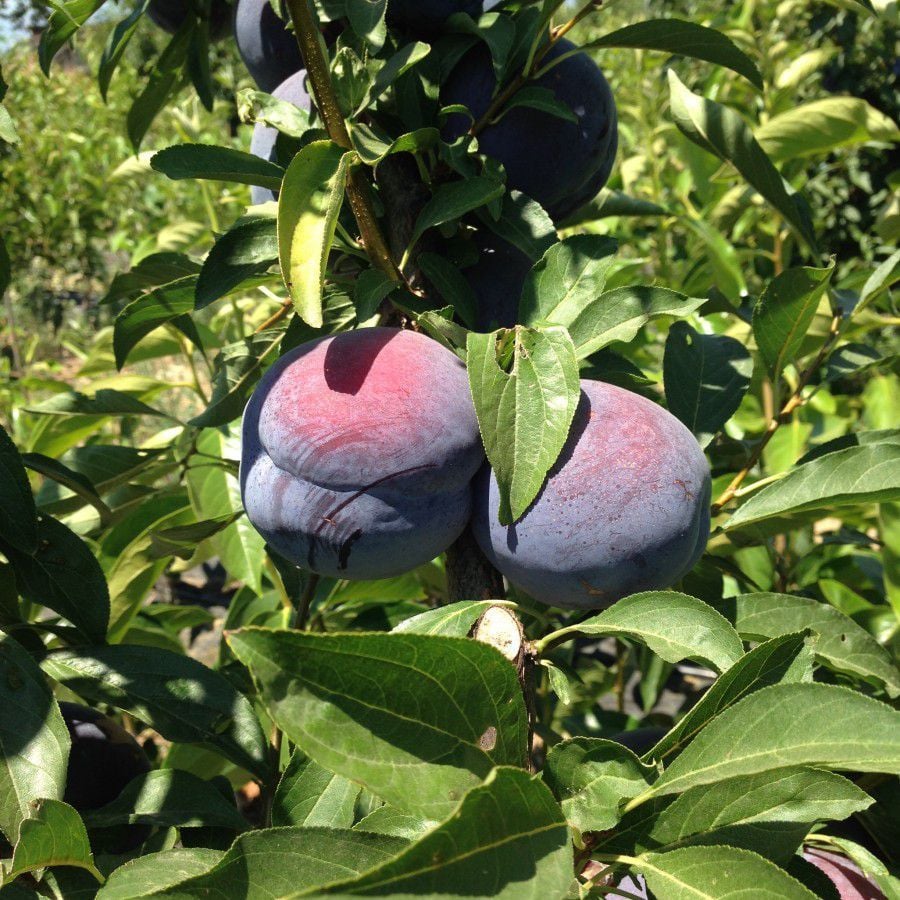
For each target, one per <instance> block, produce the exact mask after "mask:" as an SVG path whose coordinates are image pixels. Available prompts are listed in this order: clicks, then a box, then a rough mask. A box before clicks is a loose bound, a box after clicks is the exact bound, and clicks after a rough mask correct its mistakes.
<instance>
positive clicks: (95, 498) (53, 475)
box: [22, 453, 112, 525]
mask: <svg viewBox="0 0 900 900" xmlns="http://www.w3.org/2000/svg"><path fill="white" fill-rule="evenodd" d="M22 461H23V462H24V463H25V465H26V466H28V468H29V469H31V470H32V471H33V472H38V473H39V474H41V475H43V476H44V477H45V478H49V479H51V480H52V481H55V482H57V483H58V484H61V485H63V486H64V487H66V488H68V489H69V490H70V491H72V493H74V494H76V495H78V496H79V497H81V499H82V500H84V501H85V502H86V503H90V504H91V506H93V507H94V508H95V509H96V510H97V512H98V513H99V514H100V521H101V524H103V525H106V524H108V520H109V518H110V517H111V516H112V511H111V510H110V508H109V507H108V506H107V505H106V504H105V503H104V502H103V500H102V499H101V497H100V495H99V494H98V493H97V489H96V488H95V487H94V485H93V484H91V482H90V479H88V478H86V477H85V476H84V475H82V474H81V472H76V471H74V470H73V469H70V468H69V467H68V466H67V465H65V463H62V462H60V461H59V460H58V459H53V458H52V457H49V456H44V454H43V453H26V454H25V455H24V456H23V457H22Z"/></svg>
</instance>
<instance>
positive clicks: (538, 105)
mask: <svg viewBox="0 0 900 900" xmlns="http://www.w3.org/2000/svg"><path fill="white" fill-rule="evenodd" d="M517 106H524V107H527V108H528V109H538V110H540V111H541V112H545V113H547V114H548V115H551V116H556V117H557V118H558V119H562V120H563V121H564V122H574V123H575V124H576V125H577V124H578V116H576V115H575V113H574V112H573V111H572V107H571V106H568V105H567V104H565V103H563V102H562V101H561V100H557V98H556V93H555V92H554V91H552V90H550V88H546V87H540V86H539V85H536V84H533V85H528V86H526V87H523V88H521V89H520V90H518V91H516V93H515V94H514V95H513V97H512V99H511V100H510V101H509V102H508V103H507V104H506V105H505V106H504V107H503V110H502V111H501V113H500V115H499V116H497V117H496V118H495V119H494V120H493V123H496V122H498V121H500V119H502V118H503V116H505V115H506V114H507V113H508V112H509V111H510V110H511V109H515V108H516V107H517Z"/></svg>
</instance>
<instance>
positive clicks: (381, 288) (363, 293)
mask: <svg viewBox="0 0 900 900" xmlns="http://www.w3.org/2000/svg"><path fill="white" fill-rule="evenodd" d="M396 287H397V285H396V283H395V282H393V281H391V279H390V278H389V277H388V275H387V273H386V272H382V271H381V269H364V270H363V271H362V272H360V273H359V275H358V276H357V279H356V284H355V285H354V287H353V305H354V306H355V307H356V318H357V321H359V322H365V321H367V320H368V319H371V318H372V316H374V315H376V314H377V313H378V310H379V309H380V307H381V304H382V302H383V301H384V299H385V298H386V297H388V296H390V294H391V292H392V291H393V290H394V288H396Z"/></svg>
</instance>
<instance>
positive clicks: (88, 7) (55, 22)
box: [38, 0, 106, 75]
mask: <svg viewBox="0 0 900 900" xmlns="http://www.w3.org/2000/svg"><path fill="white" fill-rule="evenodd" d="M105 2H106V0H65V2H60V3H54V4H53V5H54V6H55V7H56V8H55V9H54V10H53V11H52V12H51V13H50V19H49V20H48V22H47V25H46V26H45V27H44V30H43V31H42V32H41V42H40V44H39V45H38V61H39V62H40V64H41V70H42V71H43V73H44V74H45V75H49V74H50V64H51V63H52V62H53V57H54V56H56V54H57V53H59V51H60V50H62V48H63V47H64V46H65V45H66V44H67V43H68V41H69V39H70V38H71V37H72V35H73V34H75V32H76V31H78V29H79V28H81V26H82V25H84V23H85V22H87V20H88V19H89V18H90V17H91V16H92V15H93V14H94V13H95V12H97V10H98V9H100V7H101V6H103V4H104V3H105Z"/></svg>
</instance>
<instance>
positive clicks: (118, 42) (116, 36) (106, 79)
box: [97, 0, 150, 101]
mask: <svg viewBox="0 0 900 900" xmlns="http://www.w3.org/2000/svg"><path fill="white" fill-rule="evenodd" d="M149 4H150V0H138V2H137V3H135V5H134V9H133V10H132V11H131V13H130V14H129V15H127V16H126V17H125V18H124V19H122V20H121V21H120V22H119V23H118V24H117V25H116V27H115V28H114V29H113V30H112V31H111V32H110V35H109V40H107V42H106V46H105V47H104V48H103V56H102V57H101V58H100V66H99V69H98V71H97V84H98V85H99V87H100V96H102V97H103V99H104V101H105V100H106V98H107V97H106V95H107V92H108V91H109V83H110V81H112V77H113V74H114V73H115V71H116V69H117V68H118V65H119V62H120V60H121V59H122V55H123V54H124V53H125V50H126V49H127V47H128V44H129V43H130V42H131V38H132V37H133V36H134V32H135V29H136V28H137V25H138V22H140V21H141V18H142V17H143V15H144V12H145V11H146V9H147V7H148V6H149Z"/></svg>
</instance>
